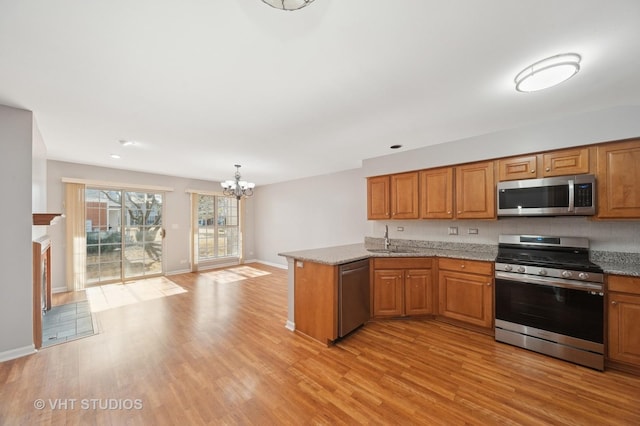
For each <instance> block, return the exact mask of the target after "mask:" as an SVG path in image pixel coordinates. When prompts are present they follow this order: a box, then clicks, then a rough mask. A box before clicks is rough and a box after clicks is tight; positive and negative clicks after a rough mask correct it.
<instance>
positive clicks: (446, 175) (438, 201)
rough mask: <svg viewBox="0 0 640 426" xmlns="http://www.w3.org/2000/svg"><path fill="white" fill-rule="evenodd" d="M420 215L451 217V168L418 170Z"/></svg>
mask: <svg viewBox="0 0 640 426" xmlns="http://www.w3.org/2000/svg"><path fill="white" fill-rule="evenodd" d="M420 217H421V218H422V219H451V218H453V168H451V167H443V168H439V169H430V170H423V171H421V172H420Z"/></svg>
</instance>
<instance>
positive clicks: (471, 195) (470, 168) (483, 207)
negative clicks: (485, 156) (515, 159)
mask: <svg viewBox="0 0 640 426" xmlns="http://www.w3.org/2000/svg"><path fill="white" fill-rule="evenodd" d="M493 164H494V162H493V161H485V162H480V163H471V164H464V165H462V166H457V167H456V168H455V183H456V201H455V203H456V204H455V212H456V218H458V219H493V218H495V217H496V189H495V176H494V167H493Z"/></svg>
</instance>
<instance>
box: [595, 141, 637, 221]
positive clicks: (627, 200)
mask: <svg viewBox="0 0 640 426" xmlns="http://www.w3.org/2000/svg"><path fill="white" fill-rule="evenodd" d="M597 180H598V217H600V218H629V219H631V218H640V139H636V140H633V141H628V142H620V143H613V144H604V145H599V146H598V148H597Z"/></svg>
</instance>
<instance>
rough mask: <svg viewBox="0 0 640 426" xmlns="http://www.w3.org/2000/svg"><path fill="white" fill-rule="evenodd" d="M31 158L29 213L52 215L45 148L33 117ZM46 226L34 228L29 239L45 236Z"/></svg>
mask: <svg viewBox="0 0 640 426" xmlns="http://www.w3.org/2000/svg"><path fill="white" fill-rule="evenodd" d="M32 149H33V152H32V156H31V211H32V212H34V213H53V212H51V211H48V210H47V147H46V145H45V143H44V140H43V139H42V135H41V134H40V130H39V129H38V125H37V122H36V118H35V117H33V128H32ZM48 228H49V227H48V226H34V227H33V228H32V233H31V237H32V238H33V239H34V240H36V239H38V238H40V237H42V236H44V235H46V234H47V231H48Z"/></svg>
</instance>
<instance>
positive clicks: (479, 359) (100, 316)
mask: <svg viewBox="0 0 640 426" xmlns="http://www.w3.org/2000/svg"><path fill="white" fill-rule="evenodd" d="M286 279H287V278H286V271H283V270H281V269H278V268H273V267H270V266H265V265H259V264H252V265H245V266H243V267H241V268H227V269H225V270H224V271H212V272H205V273H200V274H196V273H188V274H181V275H177V276H172V277H170V280H171V281H172V282H173V283H175V284H176V285H178V286H180V287H182V289H184V290H186V291H185V292H183V293H177V294H174V295H171V296H167V297H163V298H157V299H153V300H147V301H141V302H139V303H135V304H131V305H126V306H121V307H117V308H111V309H107V310H104V311H100V312H97V313H96V314H95V316H96V319H97V321H98V325H99V329H100V333H99V334H97V335H95V336H92V337H89V338H84V339H80V340H76V341H72V342H69V343H65V344H61V345H56V346H52V347H49V348H46V349H43V350H41V351H39V352H38V353H37V354H35V355H32V356H28V357H24V358H20V359H17V360H12V361H7V362H4V363H0V424H2V425H4V424H8V425H13V424H29V425H38V424H43V425H46V424H56V425H57V424H60V425H66V424H71V425H72V424H83V425H84V424H90V425H102V424H105V425H123V424H124V425H147V424H154V425H175V424H178V425H187V424H189V425H192V424H193V425H221V424H229V425H270V424H273V425H302V424H317V425H353V424H372V425H400V424H401V425H488V424H507V425H547V424H559V425H592V424H598V425H637V424H640V377H637V376H633V375H630V374H628V373H623V372H619V371H605V372H598V371H594V370H590V369H588V368H585V367H581V366H577V365H574V364H570V363H567V362H565V361H561V360H557V359H554V358H550V357H547V356H544V355H541V354H537V353H534V352H529V351H526V350H524V349H521V348H516V347H513V346H508V345H505V344H502V343H497V342H495V341H494V340H493V338H492V337H491V336H487V335H485V334H480V333H474V332H472V331H468V330H464V329H461V328H458V327H455V326H452V325H449V324H445V323H440V322H436V321H432V320H391V321H372V322H370V323H368V324H367V325H366V326H365V327H363V328H361V329H359V330H358V331H356V332H355V333H353V334H351V335H350V336H348V337H347V338H345V339H343V340H342V341H340V342H338V343H337V344H336V345H334V346H331V347H328V348H327V347H324V346H323V345H320V344H318V343H316V342H314V341H312V340H309V339H306V338H304V337H302V336H300V335H298V334H296V333H291V332H290V331H289V330H287V329H286V328H285V327H284V324H285V322H286V318H287V311H286V310H287V283H286ZM167 288H168V287H167ZM116 290H117V289H115V290H114V289H111V290H110V291H116ZM56 296H58V295H54V304H55V303H57V302H58V303H62V302H68V301H76V300H82V298H83V297H85V294H84V293H83V292H79V293H74V294H63V295H59V296H58V297H56ZM83 398H84V399H87V398H88V399H91V398H93V399H98V400H110V399H113V400H116V401H122V400H128V399H139V400H140V401H141V402H142V409H140V410H125V409H115V410H105V409H89V410H87V409H80V408H78V407H77V406H76V408H75V409H68V408H67V409H52V408H51V407H50V406H47V407H45V408H44V409H41V410H39V409H36V408H35V407H34V401H36V400H37V399H43V400H44V401H45V402H47V403H49V401H53V402H55V401H56V400H58V399H77V400H78V401H80V400H82V399H83Z"/></svg>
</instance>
